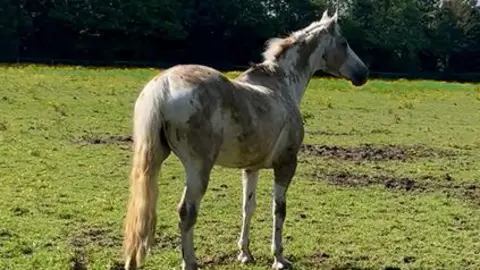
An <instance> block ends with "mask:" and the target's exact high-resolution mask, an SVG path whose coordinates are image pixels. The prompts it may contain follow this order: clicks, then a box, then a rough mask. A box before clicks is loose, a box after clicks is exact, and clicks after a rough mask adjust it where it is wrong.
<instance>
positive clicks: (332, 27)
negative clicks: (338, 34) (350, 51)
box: [327, 11, 338, 35]
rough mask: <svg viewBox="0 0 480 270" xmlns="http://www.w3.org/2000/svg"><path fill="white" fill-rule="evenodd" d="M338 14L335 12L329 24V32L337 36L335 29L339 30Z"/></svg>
mask: <svg viewBox="0 0 480 270" xmlns="http://www.w3.org/2000/svg"><path fill="white" fill-rule="evenodd" d="M337 20H338V13H337V11H335V14H333V16H332V17H330V22H329V23H328V27H327V31H328V32H329V33H330V34H332V35H333V34H335V29H336V28H337Z"/></svg>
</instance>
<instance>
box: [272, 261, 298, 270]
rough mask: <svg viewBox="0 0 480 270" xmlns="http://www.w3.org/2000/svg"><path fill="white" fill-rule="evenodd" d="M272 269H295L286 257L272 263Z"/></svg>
mask: <svg viewBox="0 0 480 270" xmlns="http://www.w3.org/2000/svg"><path fill="white" fill-rule="evenodd" d="M272 269H274V270H285V269H293V266H292V263H290V262H289V261H287V260H285V259H281V260H277V259H275V262H274V263H273V265H272Z"/></svg>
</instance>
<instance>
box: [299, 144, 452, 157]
mask: <svg viewBox="0 0 480 270" xmlns="http://www.w3.org/2000/svg"><path fill="white" fill-rule="evenodd" d="M300 153H301V154H305V155H309V156H316V157H326V158H331V159H338V160H348V161H388V160H398V161H408V160H414V159H419V158H441V157H447V156H453V155H454V152H453V151H449V150H443V149H435V148H430V147H426V146H423V145H414V146H403V145H379V146H375V145H372V144H362V145H359V146H352V147H345V146H338V145H315V144H303V145H302V147H301V149H300Z"/></svg>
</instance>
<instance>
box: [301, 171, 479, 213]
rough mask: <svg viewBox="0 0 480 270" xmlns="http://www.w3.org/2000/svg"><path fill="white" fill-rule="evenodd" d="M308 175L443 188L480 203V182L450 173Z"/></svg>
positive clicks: (350, 183) (344, 182) (343, 182)
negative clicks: (465, 179)
mask: <svg viewBox="0 0 480 270" xmlns="http://www.w3.org/2000/svg"><path fill="white" fill-rule="evenodd" d="M306 176H307V177H309V178H311V179H312V178H313V179H315V180H318V181H327V183H329V184H331V185H336V186H343V187H365V186H373V185H379V186H383V187H385V188H386V189H388V190H393V191H405V192H434V191H440V192H442V193H444V194H446V195H447V196H459V197H462V198H467V199H468V200H469V201H471V202H472V203H474V204H476V205H480V185H477V184H473V183H467V182H460V181H454V179H453V178H452V176H450V175H449V174H448V173H447V174H445V175H444V176H431V175H422V176H415V177H414V176H409V177H402V176H391V175H385V174H379V175H374V174H364V173H357V172H353V171H347V170H341V171H333V172H331V171H330V172H328V171H325V170H317V171H315V172H310V173H306Z"/></svg>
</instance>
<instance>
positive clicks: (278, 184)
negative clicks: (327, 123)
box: [272, 157, 297, 269]
mask: <svg viewBox="0 0 480 270" xmlns="http://www.w3.org/2000/svg"><path fill="white" fill-rule="evenodd" d="M296 168H297V159H296V157H292V158H291V159H290V161H289V162H286V163H282V164H280V165H277V166H275V167H274V175H275V179H274V182H275V183H274V186H273V191H274V194H273V205H272V214H273V234H272V253H273V256H274V262H273V266H272V268H273V269H290V268H292V265H291V263H290V262H289V261H287V260H286V259H285V258H284V257H283V245H282V231H283V223H284V221H285V217H286V214H287V203H286V194H287V190H288V186H289V185H290V182H291V181H292V178H293V176H294V175H295V171H296Z"/></svg>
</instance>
